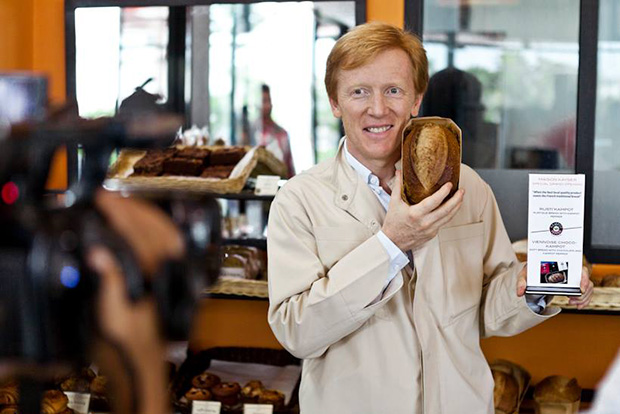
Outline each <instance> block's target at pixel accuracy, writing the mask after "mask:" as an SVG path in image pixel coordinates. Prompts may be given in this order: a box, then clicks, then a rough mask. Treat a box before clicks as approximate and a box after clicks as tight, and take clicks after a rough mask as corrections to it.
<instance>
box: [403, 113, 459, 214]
mask: <svg viewBox="0 0 620 414" xmlns="http://www.w3.org/2000/svg"><path fill="white" fill-rule="evenodd" d="M459 137H460V135H459V131H458V128H457V127H456V126H455V125H454V124H453V123H451V122H450V121H449V120H447V119H441V118H433V119H425V118H418V119H412V120H411V121H410V122H409V124H408V125H407V126H406V127H405V129H404V131H403V148H402V169H403V190H402V191H403V199H404V200H405V202H407V203H408V204H410V205H413V204H417V203H419V202H421V201H422V200H424V199H425V198H426V197H428V196H430V195H432V194H433V193H435V192H436V191H437V190H439V189H440V188H441V186H442V185H444V184H445V183H447V182H451V183H452V189H451V191H450V194H449V196H448V197H446V199H448V198H449V197H451V196H452V195H453V194H454V193H455V192H456V191H457V189H458V186H459V175H460V171H461V143H460V138H459Z"/></svg>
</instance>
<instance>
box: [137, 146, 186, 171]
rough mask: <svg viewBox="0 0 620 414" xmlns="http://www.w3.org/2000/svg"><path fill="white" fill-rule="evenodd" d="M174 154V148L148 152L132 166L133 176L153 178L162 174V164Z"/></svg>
mask: <svg viewBox="0 0 620 414" xmlns="http://www.w3.org/2000/svg"><path fill="white" fill-rule="evenodd" d="M175 153H176V149H174V148H165V149H153V150H148V151H147V152H146V154H145V155H144V156H143V157H142V158H140V159H139V160H138V161H137V162H136V163H135V164H134V166H133V171H134V172H133V174H132V175H133V176H147V177H148V176H151V177H155V176H158V175H160V174H162V173H163V168H164V162H165V161H166V160H169V159H170V158H172V157H173V156H174V154H175Z"/></svg>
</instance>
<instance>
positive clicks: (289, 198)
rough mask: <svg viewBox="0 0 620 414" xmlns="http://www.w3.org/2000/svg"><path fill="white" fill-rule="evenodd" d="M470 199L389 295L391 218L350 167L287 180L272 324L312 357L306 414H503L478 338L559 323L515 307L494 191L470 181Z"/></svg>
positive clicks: (277, 219) (465, 179)
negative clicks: (383, 238) (384, 228)
mask: <svg viewBox="0 0 620 414" xmlns="http://www.w3.org/2000/svg"><path fill="white" fill-rule="evenodd" d="M460 186H461V188H465V189H466V192H465V199H464V202H463V205H462V207H461V209H460V211H459V212H458V213H457V215H456V216H455V217H454V218H453V219H452V220H451V221H450V222H449V223H448V224H447V225H446V226H445V227H444V228H442V229H441V230H440V231H439V234H438V236H436V237H435V238H433V239H432V240H430V241H429V242H427V243H426V244H425V245H424V246H422V247H421V248H419V249H418V250H416V251H414V252H413V257H414V265H415V266H414V267H415V272H414V273H413V275H412V276H410V274H411V271H406V270H403V271H401V272H400V274H399V275H397V276H396V277H395V278H394V279H393V280H392V282H390V284H389V285H388V287H387V289H386V290H385V292H384V294H383V297H382V299H381V300H380V301H379V302H377V303H374V304H372V305H370V306H369V303H371V302H372V301H373V300H374V299H375V298H376V297H377V296H378V295H379V294H381V292H382V290H383V288H384V283H385V280H386V277H387V274H388V266H389V264H390V263H389V257H388V254H387V253H386V251H385V249H384V248H383V246H382V244H381V242H380V241H379V239H378V238H377V236H376V233H377V232H378V231H379V230H381V224H382V222H383V219H384V217H385V211H384V210H383V207H382V206H381V204H380V202H379V201H378V200H377V198H376V196H375V195H374V193H373V192H372V190H370V188H368V186H367V184H366V183H364V182H363V180H362V179H361V178H360V177H359V175H358V174H357V173H356V172H355V171H354V170H353V168H352V167H351V166H350V165H349V164H348V163H347V162H346V160H345V159H344V154H343V152H342V145H341V149H340V150H339V152H338V155H337V156H336V158H335V159H334V160H331V161H327V162H324V163H322V164H319V165H317V166H315V167H313V168H312V169H310V170H309V171H307V172H304V173H302V174H299V175H298V176H296V177H295V178H293V179H292V180H290V181H289V182H288V183H287V184H286V185H285V186H284V187H283V188H282V189H281V190H280V192H279V193H278V195H277V197H276V199H275V201H274V202H273V204H272V206H271V210H270V217H269V230H268V231H269V236H268V254H269V299H270V306H269V324H270V326H271V329H272V330H273V332H274V334H275V336H276V337H277V339H278V340H279V341H280V343H281V344H282V345H283V346H284V347H285V348H286V349H287V350H289V351H290V352H291V353H292V354H293V355H295V356H297V357H299V358H303V359H304V361H303V371H302V381H301V389H300V405H301V411H302V413H303V414H332V413H333V414H344V413H352V414H362V413H386V414H400V413H402V414H418V413H424V414H452V413H454V414H478V413H480V414H485V413H489V414H491V413H493V379H492V376H491V372H490V370H489V367H488V364H487V362H486V360H485V358H484V355H483V354H482V351H481V349H480V344H479V341H480V337H483V336H492V335H500V336H509V335H515V334H517V333H519V332H522V331H524V330H526V329H528V328H530V327H532V326H534V325H536V324H538V323H540V322H542V321H544V320H545V319H547V318H548V317H550V316H552V315H554V314H556V313H558V312H559V309H557V308H547V310H546V311H545V315H538V314H536V313H534V312H532V311H531V310H530V309H529V308H528V306H527V304H526V302H525V299H524V298H518V297H517V296H516V280H517V273H518V271H519V270H520V269H521V266H520V265H518V264H517V260H516V258H515V254H514V252H513V250H512V247H511V244H510V241H509V239H508V236H507V234H506V231H505V228H504V225H503V223H502V220H501V217H500V213H499V210H498V208H497V204H496V202H495V198H494V196H493V193H492V192H491V189H490V188H489V186H488V185H487V184H486V183H485V182H483V181H482V179H481V178H480V177H479V176H478V175H477V174H476V173H475V172H474V171H473V170H471V169H470V168H468V167H467V166H465V165H463V166H462V169H461V181H460Z"/></svg>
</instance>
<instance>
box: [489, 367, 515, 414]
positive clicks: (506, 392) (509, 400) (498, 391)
mask: <svg viewBox="0 0 620 414" xmlns="http://www.w3.org/2000/svg"><path fill="white" fill-rule="evenodd" d="M491 373H492V374H493V382H494V387H493V402H494V404H495V412H496V413H497V414H512V413H513V412H515V411H516V409H517V405H518V403H519V385H518V384H517V380H515V379H514V377H513V376H512V375H510V374H507V373H505V372H502V371H497V370H491Z"/></svg>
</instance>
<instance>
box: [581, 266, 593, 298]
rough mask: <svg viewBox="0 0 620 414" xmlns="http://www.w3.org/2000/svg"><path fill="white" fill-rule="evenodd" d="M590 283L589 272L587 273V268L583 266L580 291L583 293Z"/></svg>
mask: <svg viewBox="0 0 620 414" xmlns="http://www.w3.org/2000/svg"><path fill="white" fill-rule="evenodd" d="M591 283H592V282H591V281H590V272H589V271H588V268H587V267H585V266H584V267H582V268H581V283H580V287H581V291H582V292H585V291H586V289H587V288H588V286H589V285H590V284H591Z"/></svg>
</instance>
